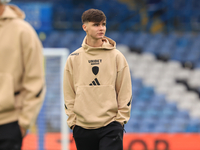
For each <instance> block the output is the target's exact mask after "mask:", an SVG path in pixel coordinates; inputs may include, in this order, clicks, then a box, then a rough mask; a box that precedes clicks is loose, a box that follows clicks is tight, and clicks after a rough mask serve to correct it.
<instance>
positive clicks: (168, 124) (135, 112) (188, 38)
mask: <svg viewBox="0 0 200 150" xmlns="http://www.w3.org/2000/svg"><path fill="white" fill-rule="evenodd" d="M172 1H173V0H163V1H161V2H160V3H156V4H155V5H154V7H153V5H151V8H154V9H151V11H150V8H149V9H148V11H147V12H148V15H147V16H150V15H155V12H156V11H157V9H156V8H165V7H167V8H170V11H164V12H163V13H162V15H161V16H159V18H160V19H161V20H162V21H163V22H165V23H166V25H165V29H164V31H170V32H167V33H166V34H165V33H163V32H159V33H150V32H149V31H150V29H148V28H150V27H148V26H151V25H152V23H149V24H148V25H147V27H146V28H145V30H142V29H141V27H139V28H138V25H139V26H140V25H141V21H142V18H141V14H140V10H137V9H134V7H132V8H130V7H128V5H127V4H125V3H124V2H123V1H117V0H109V1H105V0H95V1H93V2H92V3H90V4H85V5H84V4H83V3H77V4H74V3H72V1H71V0H67V1H65V2H64V1H61V0H60V1H58V0H56V2H55V0H54V1H53V0H52V3H53V4H54V5H53V6H52V5H50V4H49V5H43V6H45V7H46V9H45V10H43V11H42V12H46V14H45V13H44V16H48V17H46V18H45V19H46V20H45V19H44V18H39V19H38V18H32V17H29V16H28V18H27V19H32V20H33V19H35V20H37V21H39V20H43V21H46V22H42V23H44V26H45V27H46V28H45V29H44V28H37V26H35V28H36V29H38V30H37V31H38V34H39V33H40V32H45V34H46V38H45V39H44V40H43V41H42V43H43V45H44V47H51V48H60V47H67V48H69V49H70V51H71V52H73V51H74V50H75V49H77V48H78V47H80V46H81V43H82V39H83V37H84V36H85V33H84V32H83V31H81V28H80V27H81V26H80V25H81V22H80V16H81V14H82V12H83V10H85V9H87V8H90V7H93V8H99V9H102V10H103V11H104V12H105V14H106V16H107V18H108V23H107V25H108V26H107V28H108V32H107V34H106V35H107V36H108V37H110V38H112V39H114V40H115V41H116V42H117V44H118V49H119V50H120V51H121V52H122V53H123V54H124V55H125V57H126V58H127V61H128V63H129V66H130V68H131V75H132V83H133V87H132V88H133V89H132V90H133V100H132V112H131V118H130V121H129V122H128V124H127V125H126V126H125V130H126V131H127V132H168V133H174V132H200V112H199V110H200V101H199V100H200V99H199V95H200V80H199V77H200V50H199V47H200V42H199V40H200V34H198V33H196V34H192V32H188V30H189V31H191V30H194V31H196V30H198V28H197V26H198V24H199V19H198V17H199V15H200V13H199V11H198V9H199V7H200V3H199V0H185V1H182V0H174V1H173V2H172ZM191 1H192V3H190V2H191ZM27 2H28V0H27ZM29 2H31V4H32V1H30V0H29ZM40 2H45V3H46V1H45V0H43V1H42V0H40ZM122 2H123V3H122ZM48 3H49V1H48ZM16 4H18V5H19V6H20V7H22V8H24V7H25V6H24V4H21V2H20V1H16ZM151 4H152V3H151ZM35 5H37V6H39V5H40V6H41V7H42V4H41V3H37V4H35ZM23 6H24V7H23ZM47 6H48V7H47ZM161 6H162V7H161ZM34 8H36V7H32V8H30V6H29V9H34ZM42 8H43V7H42ZM37 9H38V7H37ZM24 10H25V11H26V9H25V8H24ZM40 10H41V9H40ZM51 10H52V11H51ZM119 10H120V11H119ZM188 12H189V13H188ZM41 14H42V13H41ZM47 14H48V15H47ZM71 14H72V15H71ZM188 14H190V15H188ZM32 15H35V13H33V14H32ZM44 16H43V17H44ZM50 16H52V18H53V21H52V23H51V22H50V20H51V19H52V18H51V17H50ZM149 18H153V17H149ZM171 18H173V19H176V20H175V21H177V23H176V24H175V25H174V23H173V21H172V22H171V20H173V19H171ZM192 18H193V20H194V22H192V23H191V21H190V20H191V19H192ZM30 22H31V21H30ZM47 24H48V26H46V25H47ZM36 25H37V24H36ZM49 25H52V26H49ZM141 26H142V25H141ZM135 27H137V28H136V29H137V30H136V29H135ZM179 27H183V28H184V29H182V28H180V29H179ZM172 28H173V29H178V30H184V32H181V33H180V32H176V31H174V30H172ZM138 29H139V30H138ZM146 29H147V30H146ZM54 61H55V63H59V62H56V60H54ZM48 69H52V67H51V66H49V67H47V71H48ZM55 72H56V71H55ZM56 80H59V79H53V78H52V82H51V84H52V85H54V84H55V83H56ZM52 90H53V91H54V92H59V90H60V89H53V86H52ZM47 95H48V96H49V97H52V102H53V101H54V100H55V99H57V97H56V98H55V96H56V94H54V93H51V92H50V93H47ZM47 103H48V102H47ZM47 105H48V104H47ZM53 107H54V110H55V111H54V110H53V109H52V108H50V107H49V109H51V110H52V111H50V113H49V114H48V115H49V116H47V121H48V120H50V119H48V117H54V118H57V117H59V114H58V112H57V111H56V108H58V109H57V110H59V107H60V106H53ZM48 124H49V125H50V126H51V128H53V129H54V130H55V131H56V130H58V128H60V126H59V124H57V123H55V122H54V121H53V120H52V122H49V123H48Z"/></svg>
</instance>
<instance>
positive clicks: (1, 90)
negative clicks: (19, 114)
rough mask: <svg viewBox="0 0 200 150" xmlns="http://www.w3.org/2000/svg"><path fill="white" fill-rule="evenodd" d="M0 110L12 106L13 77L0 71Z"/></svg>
mask: <svg viewBox="0 0 200 150" xmlns="http://www.w3.org/2000/svg"><path fill="white" fill-rule="evenodd" d="M0 85H1V86H0V112H2V111H7V110H10V109H13V108H14V85H13V77H12V76H11V75H10V74H8V73H3V74H2V73H0Z"/></svg>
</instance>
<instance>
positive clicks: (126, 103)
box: [116, 57, 132, 124]
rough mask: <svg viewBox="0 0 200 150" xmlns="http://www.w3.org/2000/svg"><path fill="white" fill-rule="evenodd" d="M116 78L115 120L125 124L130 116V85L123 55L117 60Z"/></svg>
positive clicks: (128, 72) (128, 71)
mask: <svg viewBox="0 0 200 150" xmlns="http://www.w3.org/2000/svg"><path fill="white" fill-rule="evenodd" d="M118 68H120V70H118V72H117V79H116V92H117V101H118V113H117V117H116V121H118V122H120V123H121V124H126V123H127V122H128V120H129V118H130V111H131V100H132V85H131V77H130V70H129V67H128V64H127V62H126V60H125V58H124V57H121V59H120V60H119V65H118Z"/></svg>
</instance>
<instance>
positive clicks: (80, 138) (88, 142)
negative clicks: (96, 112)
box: [73, 121, 124, 150]
mask: <svg viewBox="0 0 200 150" xmlns="http://www.w3.org/2000/svg"><path fill="white" fill-rule="evenodd" d="M123 132H124V128H123V127H122V125H121V124H120V123H119V122H117V121H114V122H111V123H110V124H108V125H107V126H105V127H101V128H98V129H84V128H82V127H80V126H77V125H76V126H75V127H74V129H73V137H74V140H75V143H76V147H77V150H123Z"/></svg>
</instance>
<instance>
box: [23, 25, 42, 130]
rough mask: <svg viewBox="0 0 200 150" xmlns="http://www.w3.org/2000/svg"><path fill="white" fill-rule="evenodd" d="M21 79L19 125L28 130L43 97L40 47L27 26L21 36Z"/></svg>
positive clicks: (35, 36) (36, 114)
mask: <svg viewBox="0 0 200 150" xmlns="http://www.w3.org/2000/svg"><path fill="white" fill-rule="evenodd" d="M21 47H22V62H23V70H24V74H23V78H22V90H21V91H20V94H21V95H22V96H23V100H22V110H21V113H20V115H19V125H20V126H22V127H24V128H26V129H27V128H29V127H30V125H31V124H32V123H34V121H35V120H36V118H37V116H38V114H39V111H40V108H41V106H42V104H43V100H44V96H45V78H44V67H43V64H44V62H43V54H42V45H41V42H40V41H39V38H38V36H37V34H36V32H35V31H34V29H33V28H32V27H31V26H29V25H27V26H26V28H25V29H24V31H23V32H22V35H21Z"/></svg>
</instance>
